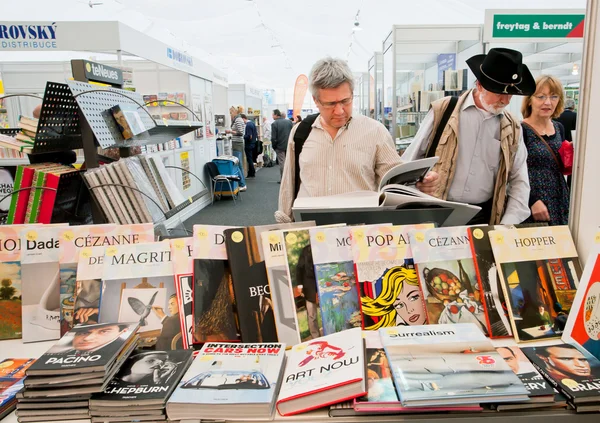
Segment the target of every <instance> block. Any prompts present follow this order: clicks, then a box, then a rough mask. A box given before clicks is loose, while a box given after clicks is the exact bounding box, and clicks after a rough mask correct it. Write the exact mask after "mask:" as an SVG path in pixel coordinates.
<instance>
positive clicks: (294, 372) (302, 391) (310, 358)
mask: <svg viewBox="0 0 600 423" xmlns="http://www.w3.org/2000/svg"><path fill="white" fill-rule="evenodd" d="M365 368H366V365H365V346H364V342H363V338H362V333H361V330H360V328H354V329H348V330H345V331H342V332H338V333H334V334H332V335H327V336H323V337H321V338H317V339H311V340H310V341H307V342H303V343H302V344H298V345H296V346H294V347H293V348H292V349H291V351H290V353H289V356H288V359H287V364H286V367H285V372H284V376H283V381H282V385H281V391H280V392H279V398H278V400H277V411H278V412H279V414H281V415H282V416H288V415H293V414H298V413H303V412H306V411H309V410H314V409H317V408H321V407H324V406H327V405H330V404H334V403H338V402H342V401H346V400H350V399H353V398H357V397H360V396H363V395H365V394H367V387H366V378H365Z"/></svg>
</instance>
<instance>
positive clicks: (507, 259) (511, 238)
mask: <svg viewBox="0 0 600 423" xmlns="http://www.w3.org/2000/svg"><path fill="white" fill-rule="evenodd" d="M490 241H491V243H492V248H493V250H494V257H495V260H496V265H497V266H498V271H499V274H500V281H501V284H502V289H503V291H504V296H505V297H506V298H507V300H508V301H507V303H506V305H507V308H508V313H509V316H510V322H511V325H512V329H513V333H514V335H515V339H516V340H517V342H527V341H535V340H540V339H549V338H560V336H561V334H562V332H563V329H564V327H565V324H566V323H567V318H568V314H569V311H570V309H571V305H572V304H573V299H574V298H575V292H576V290H577V285H578V284H579V277H580V276H581V266H580V264H579V258H578V257H577V250H576V249H575V244H574V243H573V238H572V237H571V232H569V228H568V227H567V226H552V227H550V226H548V227H538V228H521V229H513V230H510V231H491V232H490Z"/></svg>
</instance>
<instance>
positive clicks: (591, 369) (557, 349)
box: [534, 344, 600, 387]
mask: <svg viewBox="0 0 600 423" xmlns="http://www.w3.org/2000/svg"><path fill="white" fill-rule="evenodd" d="M534 352H535V354H536V356H537V358H538V360H537V362H538V364H540V365H542V368H543V370H544V371H545V372H546V373H547V374H548V375H549V376H550V377H551V378H552V379H554V380H556V381H558V382H561V383H563V384H564V385H566V386H567V387H571V386H569V385H571V384H572V383H573V382H572V381H574V382H576V383H581V382H586V381H597V378H598V374H599V372H600V369H599V368H598V361H597V360H594V359H593V357H592V356H591V355H590V354H589V353H587V352H586V351H584V350H579V349H578V348H577V347H575V346H574V345H571V344H559V345H551V346H547V347H535V348H534Z"/></svg>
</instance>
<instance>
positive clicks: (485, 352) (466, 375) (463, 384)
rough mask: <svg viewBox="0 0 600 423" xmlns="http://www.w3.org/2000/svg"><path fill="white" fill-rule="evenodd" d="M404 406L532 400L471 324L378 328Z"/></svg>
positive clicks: (501, 359)
mask: <svg viewBox="0 0 600 423" xmlns="http://www.w3.org/2000/svg"><path fill="white" fill-rule="evenodd" d="M379 334H380V336H381V341H382V343H383V346H384V348H385V352H386V355H387V357H388V360H389V362H390V368H391V369H392V375H393V377H394V382H395V385H396V389H397V391H398V395H399V397H400V401H401V402H402V405H404V406H405V407H422V406H431V405H452V404H454V405H456V404H472V403H488V402H503V401H525V400H528V399H529V397H528V396H527V394H528V391H527V390H526V389H525V387H524V386H523V383H521V381H520V380H519V378H518V377H517V376H516V375H515V374H514V373H513V371H512V370H511V369H510V368H509V367H508V365H507V364H506V363H505V362H504V360H503V358H502V357H501V356H500V355H499V354H498V353H497V352H496V350H495V349H494V346H493V345H492V343H491V342H490V341H489V339H487V338H486V337H485V335H484V334H483V333H482V332H481V329H480V328H479V327H478V326H477V325H475V324H473V323H454V324H444V325H435V326H426V325H423V326H398V327H395V328H382V329H380V330H379Z"/></svg>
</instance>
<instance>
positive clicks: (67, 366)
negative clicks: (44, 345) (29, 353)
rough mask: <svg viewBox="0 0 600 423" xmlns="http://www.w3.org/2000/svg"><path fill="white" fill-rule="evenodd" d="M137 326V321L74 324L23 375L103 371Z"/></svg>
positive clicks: (133, 333)
mask: <svg viewBox="0 0 600 423" xmlns="http://www.w3.org/2000/svg"><path fill="white" fill-rule="evenodd" d="M137 329H138V324H137V323H100V324H96V325H78V326H75V327H74V328H73V329H71V330H70V331H69V332H67V334H66V335H65V336H63V337H62V338H61V339H60V341H59V342H57V343H56V344H55V345H54V346H53V347H52V348H50V349H49V350H48V351H46V353H44V354H43V355H42V356H41V357H40V358H39V359H38V360H37V361H36V362H35V363H33V365H32V366H31V367H30V368H29V369H27V371H26V374H27V376H50V375H56V374H61V375H64V374H75V373H90V372H103V371H105V370H106V369H107V368H108V367H109V366H110V365H111V364H112V363H113V362H114V361H115V359H116V358H117V357H118V356H119V354H120V352H121V351H122V350H123V348H125V346H126V345H127V344H128V343H129V341H130V340H131V338H132V337H133V336H134V335H135V333H136V331H137Z"/></svg>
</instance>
